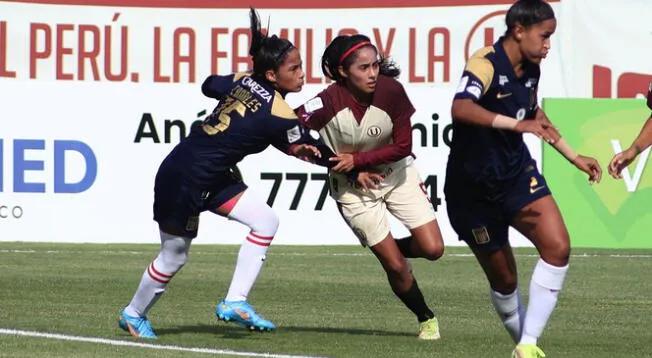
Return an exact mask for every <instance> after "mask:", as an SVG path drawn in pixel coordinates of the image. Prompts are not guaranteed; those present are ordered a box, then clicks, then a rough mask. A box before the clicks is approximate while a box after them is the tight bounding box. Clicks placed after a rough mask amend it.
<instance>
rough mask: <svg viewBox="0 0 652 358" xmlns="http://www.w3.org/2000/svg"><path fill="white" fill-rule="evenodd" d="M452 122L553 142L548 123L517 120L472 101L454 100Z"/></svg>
mask: <svg viewBox="0 0 652 358" xmlns="http://www.w3.org/2000/svg"><path fill="white" fill-rule="evenodd" d="M451 116H452V118H453V121H458V122H462V123H466V124H473V125H479V126H484V127H492V128H496V129H502V130H511V131H515V132H519V133H532V134H534V135H535V136H537V137H539V138H541V139H543V140H545V141H546V142H549V143H552V142H554V138H555V136H554V135H553V133H555V132H556V129H555V128H554V126H552V124H551V123H550V121H548V122H544V121H532V120H521V121H519V120H517V119H516V118H512V117H508V116H505V115H502V114H498V113H495V112H492V111H489V110H487V109H485V108H484V107H482V106H480V105H479V104H477V103H475V102H474V101H473V100H472V99H469V98H463V99H455V100H454V101H453V106H452V108H451Z"/></svg>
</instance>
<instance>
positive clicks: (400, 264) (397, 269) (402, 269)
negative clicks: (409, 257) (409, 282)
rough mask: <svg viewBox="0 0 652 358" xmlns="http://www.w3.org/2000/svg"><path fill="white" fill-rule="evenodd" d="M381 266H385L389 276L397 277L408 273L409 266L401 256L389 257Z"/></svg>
mask: <svg viewBox="0 0 652 358" xmlns="http://www.w3.org/2000/svg"><path fill="white" fill-rule="evenodd" d="M383 266H384V267H385V271H386V272H387V274H388V275H389V276H391V277H396V278H399V277H402V276H404V275H406V274H410V266H409V265H408V263H407V261H406V260H405V259H404V258H403V257H401V258H396V259H390V260H388V261H386V262H385V263H384V265H383Z"/></svg>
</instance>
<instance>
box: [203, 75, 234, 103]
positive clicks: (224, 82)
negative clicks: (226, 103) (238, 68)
mask: <svg viewBox="0 0 652 358" xmlns="http://www.w3.org/2000/svg"><path fill="white" fill-rule="evenodd" d="M240 77H242V76H240ZM238 78H239V77H238V74H235V73H234V74H230V75H227V76H219V75H210V76H208V77H207V78H206V79H205V80H204V83H203V84H202V86H201V91H202V93H203V94H204V96H206V97H210V98H215V99H220V98H221V97H222V96H224V95H225V94H226V93H227V92H228V91H230V90H231V87H232V84H233V82H234V81H236V80H237V79H238Z"/></svg>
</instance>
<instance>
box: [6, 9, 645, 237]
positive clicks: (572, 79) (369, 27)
mask: <svg viewBox="0 0 652 358" xmlns="http://www.w3.org/2000/svg"><path fill="white" fill-rule="evenodd" d="M45 2H47V1H45ZM53 2H57V1H53ZM362 2H363V1H362V0H361V3H362ZM440 2H441V3H442V4H448V5H450V6H434V7H413V8H403V9H401V10H400V11H401V16H400V17H397V9H395V8H376V9H365V11H359V10H353V9H343V8H341V9H266V8H259V12H260V15H261V17H262V18H263V19H264V22H265V23H266V22H267V18H268V17H269V18H270V19H271V20H270V31H271V33H275V34H281V35H282V36H285V37H287V38H289V39H290V40H291V41H293V42H294V43H295V45H297V47H299V48H300V49H301V51H302V56H303V59H304V63H305V65H304V69H305V70H306V80H307V85H306V86H305V87H304V90H303V91H302V92H301V93H300V94H293V95H290V96H289V97H288V101H289V102H290V103H291V104H292V105H293V106H298V105H299V104H301V103H303V102H304V101H305V100H307V99H309V98H311V97H312V96H314V95H315V94H316V93H318V92H319V91H321V90H322V89H323V88H324V87H325V86H326V85H327V83H326V82H325V81H324V79H323V76H322V75H321V71H320V56H321V53H322V51H323V49H324V47H325V45H326V44H327V43H328V42H329V40H330V39H332V38H333V37H335V36H337V35H338V34H340V33H352V32H361V33H364V34H366V35H368V36H370V37H371V38H372V40H373V41H374V42H375V43H376V44H377V46H378V47H379V49H380V50H381V51H383V52H385V53H386V54H388V55H390V56H391V57H392V58H393V59H394V60H395V61H396V62H397V63H398V64H399V65H400V67H401V68H402V71H403V72H402V75H401V77H400V80H401V82H402V83H403V84H404V85H405V88H406V90H407V92H408V95H409V96H410V98H411V100H412V102H413V104H414V106H415V107H416V109H417V112H416V114H415V115H414V117H413V118H412V120H413V127H414V130H413V138H414V152H415V154H416V155H417V161H416V164H417V166H418V167H419V168H420V170H421V174H422V176H423V179H424V181H425V182H426V184H427V185H428V186H429V190H431V193H432V197H433V201H436V200H437V199H439V200H441V203H440V205H437V213H438V217H439V224H440V226H441V228H442V231H443V234H444V237H445V242H446V244H447V245H460V242H459V241H458V240H457V236H456V235H455V233H454V232H453V230H452V229H451V227H450V224H449V222H448V217H447V216H446V210H445V202H444V200H443V193H442V190H443V183H444V172H445V166H446V160H447V156H448V146H447V144H446V143H447V141H448V140H449V138H450V134H451V132H450V123H451V119H450V103H451V99H452V97H453V94H454V91H455V88H456V86H457V80H458V78H459V76H460V74H461V72H462V69H463V66H464V64H465V60H466V58H467V57H468V55H469V54H470V53H472V52H473V51H474V50H475V49H477V48H480V47H482V46H484V45H486V44H490V43H493V42H494V41H495V40H496V39H497V38H498V36H500V35H501V34H502V33H503V32H504V30H505V28H504V14H505V10H506V9H507V7H508V6H509V3H510V2H509V1H496V2H495V3H497V4H499V5H482V6H480V5H477V6H453V5H451V3H453V4H454V3H456V2H451V1H440ZM467 2H469V3H485V4H486V3H489V1H477V2H473V1H461V2H458V3H459V4H460V5H469V4H466V3H467ZM632 2H633V1H632ZM102 3H103V4H106V3H109V4H111V3H115V4H120V3H121V2H120V1H118V0H116V1H115V2H111V1H108V0H107V1H103V2H102ZM283 3H284V2H283ZM436 3H437V2H436ZM569 3H571V2H569ZM577 3H578V4H576V5H570V4H568V5H567V4H566V3H562V4H559V3H554V4H553V6H554V7H555V9H556V10H557V12H558V18H559V19H560V23H563V24H564V25H561V24H560V31H558V33H557V34H556V35H555V36H554V37H553V51H552V53H551V55H550V56H549V57H548V59H546V60H545V62H544V65H543V69H542V72H543V75H542V81H541V87H540V98H544V97H559V96H560V95H561V96H577V95H584V96H586V95H590V94H591V91H590V88H591V86H592V83H591V76H590V74H589V75H588V76H587V75H586V74H585V73H586V68H585V62H582V61H583V60H581V59H578V58H580V57H581V58H582V59H584V60H585V59H586V58H587V56H580V55H579V54H578V53H581V52H580V50H581V51H586V52H584V53H591V54H602V53H603V52H604V53H607V52H608V51H603V52H601V51H598V50H596V48H599V47H600V45H601V44H600V43H599V42H600V40H599V39H600V38H601V37H595V40H591V41H589V40H585V39H584V38H582V41H578V40H577V39H575V38H574V36H575V35H576V34H579V33H581V31H586V33H582V34H581V36H583V37H587V38H588V37H591V36H594V35H593V34H595V31H594V30H592V29H591V30H587V29H590V27H588V25H587V26H584V27H583V26H581V25H575V22H576V21H579V20H578V18H577V16H575V15H574V14H575V13H579V12H580V10H581V9H580V8H578V7H581V8H586V7H588V1H587V2H586V3H587V5H583V6H582V5H580V3H582V2H581V1H578V2H577ZM283 7H285V6H283ZM566 11H567V12H566ZM614 11H615V10H614ZM614 13H618V12H614ZM584 14H585V13H584ZM607 14H608V13H607ZM582 16H583V17H582V18H585V17H587V18H589V19H588V20H586V21H593V20H595V21H598V20H597V15H596V17H592V16H585V15H582ZM571 18H572V25H571V22H570V21H571ZM600 21H606V19H603V20H600ZM612 23H614V24H615V23H618V24H619V26H622V22H617V20H616V19H613V20H612ZM567 28H570V30H568V31H569V32H572V33H571V34H570V35H566V34H564V33H562V31H561V29H567ZM247 29H248V10H247V9H199V8H193V9H182V8H174V9H171V8H137V7H114V6H73V5H40V4H26V3H20V2H0V101H2V102H1V103H2V105H0V241H58V242H132V243H151V242H157V241H158V234H157V227H156V224H155V223H154V222H153V221H152V201H153V184H154V175H155V173H156V170H157V168H158V165H159V164H160V162H161V160H162V159H163V158H164V157H165V155H166V154H167V153H168V152H169V151H170V150H171V149H172V147H173V146H174V144H175V143H177V142H178V141H179V139H180V138H181V137H182V136H183V135H185V134H186V133H187V131H188V129H189V127H190V125H191V123H192V122H193V121H195V120H201V119H202V118H203V116H204V115H205V113H206V112H207V111H208V112H210V111H211V110H212V108H213V106H214V105H215V103H214V102H213V101H211V100H210V99H208V98H205V97H203V96H202V94H201V91H200V85H201V82H202V81H203V79H204V78H205V77H206V76H207V75H209V74H210V73H221V74H225V73H230V72H232V71H236V70H244V69H247V68H248V66H249V64H248V62H247V50H248V34H247ZM605 31H606V30H605ZM614 31H615V30H614ZM607 34H608V32H607V33H605V34H602V35H601V36H607ZM569 36H573V40H572V41H571V40H569ZM613 36H616V35H613ZM649 37H650V36H649V31H648V38H649ZM605 41H606V40H605ZM614 42H615V41H614V40H611V41H608V43H609V46H616V45H618V46H620V45H621V44H614ZM558 43H560V44H561V45H559V47H557V44H558ZM571 43H573V44H576V43H581V46H585V47H575V52H574V53H575V55H574V56H573V57H571V58H569V57H566V56H565V51H567V50H568V48H569V47H572V46H570V45H567V44H571ZM648 43H649V39H648ZM578 46H579V45H578ZM593 46H596V47H593ZM622 46H626V44H624V43H623V44H622ZM557 48H559V49H561V50H560V51H558V50H557ZM649 48H651V47H649V46H648V47H647V49H649ZM640 51H644V49H643V48H642V47H641V48H640ZM620 53H621V54H622V53H624V50H622V51H620ZM624 57H625V56H624ZM621 60H622V59H621ZM571 63H572V65H569V64H571ZM596 63H597V62H596ZM600 63H602V62H600ZM600 63H598V64H600ZM618 63H620V62H619V60H618V58H616V57H609V58H608V61H606V60H605V62H604V63H602V65H603V66H612V68H614V69H616V68H617V67H616V66H617V64H618ZM562 65H564V66H562ZM648 66H649V62H648ZM617 69H618V71H621V70H624V69H625V67H622V68H620V67H618V68H617ZM589 71H590V70H589ZM526 140H527V142H528V144H529V145H530V149H531V151H532V154H533V155H534V157H535V158H537V159H538V160H540V158H541V150H540V143H539V142H538V140H536V139H534V138H532V137H530V136H527V138H526ZM240 168H241V170H242V172H243V174H244V177H245V181H246V183H247V184H248V185H249V186H250V187H251V188H252V189H253V190H254V191H256V192H257V193H258V194H259V195H260V196H261V197H263V198H265V199H272V197H274V198H273V199H274V200H273V207H274V209H275V210H276V211H277V212H278V213H279V215H280V217H281V225H280V229H279V232H278V234H277V236H276V239H275V241H274V242H275V244H306V245H316V244H319V245H322V244H357V240H356V239H355V237H354V235H353V234H352V233H351V232H350V230H349V228H348V227H347V226H346V224H345V223H344V221H343V220H342V219H341V218H340V217H339V214H338V212H337V210H336V208H335V205H334V203H333V201H332V199H331V198H330V197H324V194H325V192H324V191H323V190H324V184H325V183H324V174H325V170H324V169H323V168H320V167H317V166H313V165H310V164H306V163H303V162H300V161H298V160H297V159H294V158H290V157H286V156H284V155H283V154H281V153H279V152H278V151H276V150H274V149H269V150H267V151H265V152H263V153H261V154H259V155H253V156H250V157H249V158H247V159H245V160H244V161H243V162H242V163H241V165H240ZM569 170H572V169H569ZM304 185H305V188H304V189H303V191H301V190H299V189H300V188H303V187H304ZM275 187H277V188H278V190H277V191H275V189H274V188H275ZM272 194H275V195H272ZM392 228H393V232H394V234H395V235H396V236H403V235H406V234H407V230H405V229H404V228H403V227H401V226H400V224H398V223H397V222H396V221H392ZM246 231H247V229H246V228H245V227H243V226H242V225H240V224H237V223H234V222H229V221H227V220H226V219H223V218H220V217H217V216H215V215H212V214H203V215H202V218H201V223H200V233H199V237H198V239H197V243H240V242H241V241H242V239H243V238H244V236H245V234H246ZM512 234H513V236H512V238H513V239H512V243H513V244H514V245H516V246H522V245H527V244H528V243H527V241H526V240H524V239H523V238H522V237H521V236H520V235H517V234H515V233H512Z"/></svg>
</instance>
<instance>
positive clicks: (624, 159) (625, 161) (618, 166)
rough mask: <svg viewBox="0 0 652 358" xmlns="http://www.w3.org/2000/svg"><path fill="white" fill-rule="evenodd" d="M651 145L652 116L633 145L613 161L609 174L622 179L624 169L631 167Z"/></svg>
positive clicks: (610, 164)
mask: <svg viewBox="0 0 652 358" xmlns="http://www.w3.org/2000/svg"><path fill="white" fill-rule="evenodd" d="M650 145H652V116H650V117H649V118H648V119H647V121H646V122H645V125H644V126H643V129H642V130H641V133H639V134H638V137H636V139H635V140H634V142H632V145H631V146H630V147H629V148H627V150H624V151H622V152H620V153H618V154H616V155H615V156H614V157H613V159H611V162H610V163H609V174H611V176H612V177H614V178H616V179H621V178H622V177H623V175H622V171H623V169H625V168H626V167H627V166H628V165H630V164H631V163H632V162H633V161H634V159H636V157H637V156H638V155H639V154H640V153H641V152H642V151H644V150H645V149H647V148H648V147H649V146H650Z"/></svg>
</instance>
